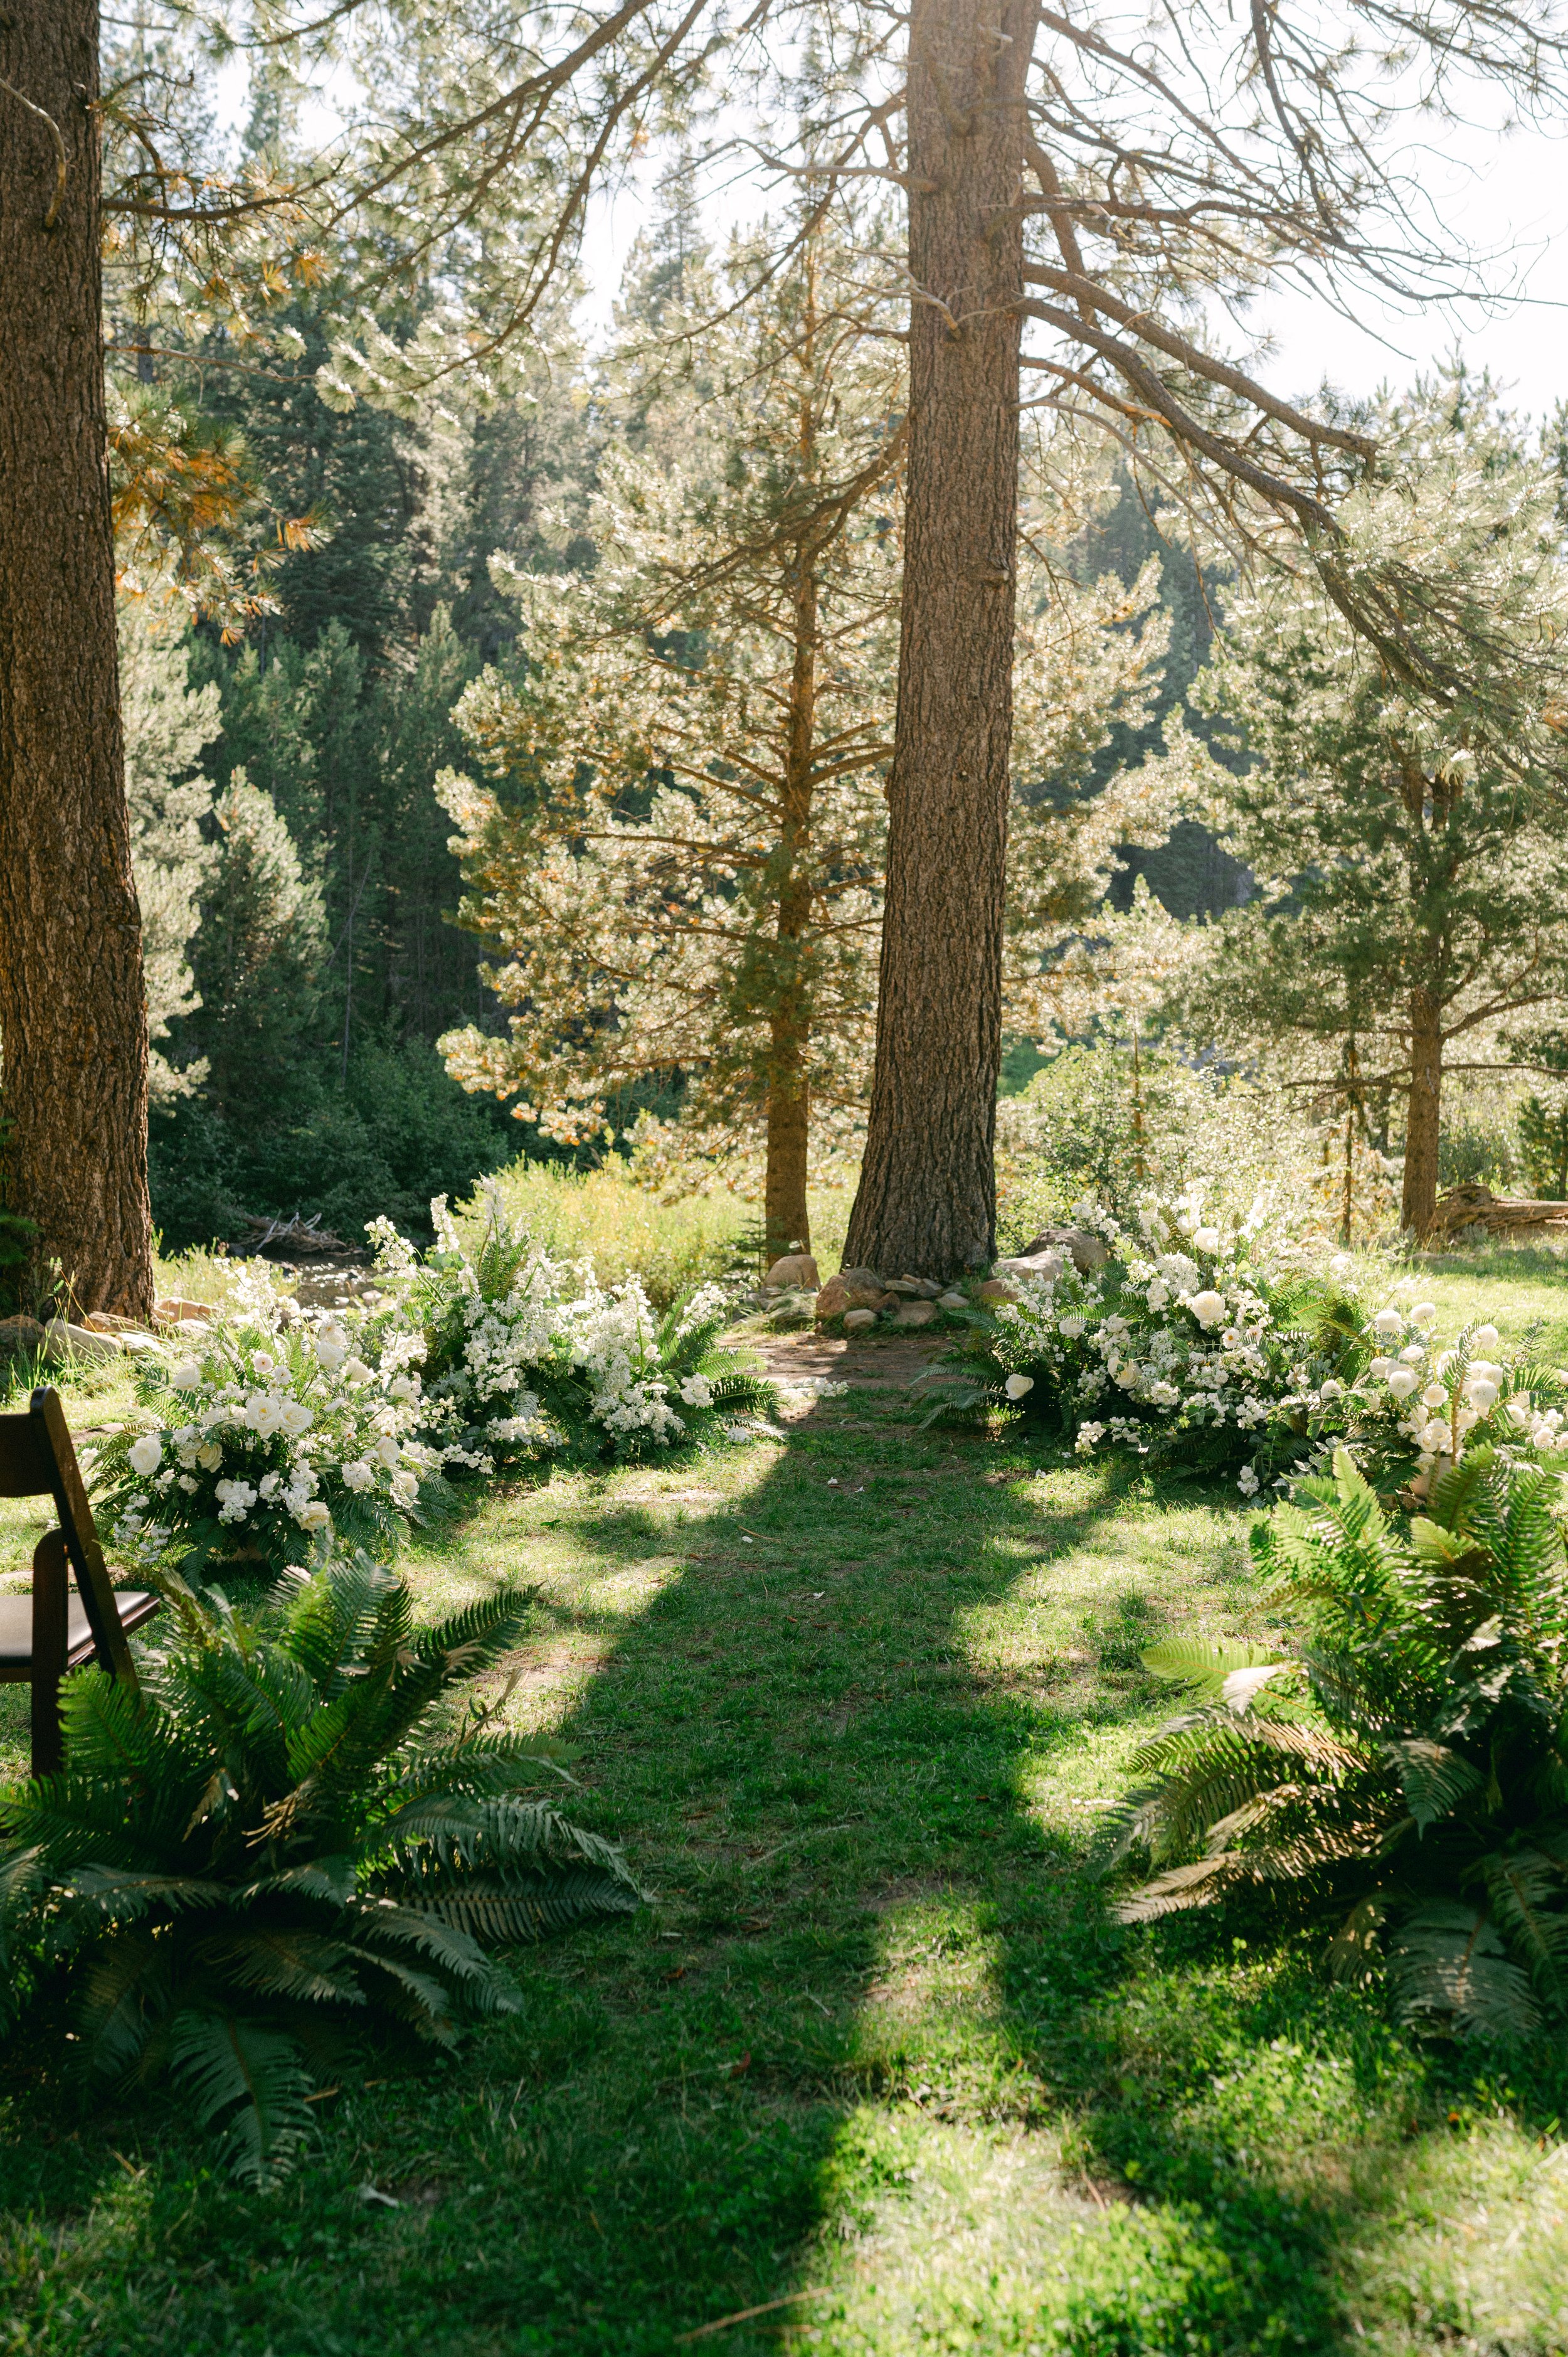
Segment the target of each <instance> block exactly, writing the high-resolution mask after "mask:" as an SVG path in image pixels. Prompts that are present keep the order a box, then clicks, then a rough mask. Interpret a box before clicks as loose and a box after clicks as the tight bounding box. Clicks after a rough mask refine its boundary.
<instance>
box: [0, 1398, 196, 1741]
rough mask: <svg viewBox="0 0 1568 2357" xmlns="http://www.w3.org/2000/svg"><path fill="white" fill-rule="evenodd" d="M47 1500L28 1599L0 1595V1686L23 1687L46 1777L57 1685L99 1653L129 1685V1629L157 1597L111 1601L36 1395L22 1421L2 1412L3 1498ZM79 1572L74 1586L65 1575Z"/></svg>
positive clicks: (62, 1452)
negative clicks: (48, 1513) (51, 1524)
mask: <svg viewBox="0 0 1568 2357" xmlns="http://www.w3.org/2000/svg"><path fill="white" fill-rule="evenodd" d="M45 1496H48V1497H50V1498H52V1499H53V1500H54V1507H55V1512H56V1513H57V1514H58V1515H59V1529H58V1530H53V1531H46V1532H45V1534H44V1535H43V1537H42V1538H41V1539H40V1540H39V1541H38V1545H37V1546H36V1547H35V1548H34V1550H33V1592H32V1594H31V1596H0V1685H24V1684H25V1685H29V1686H31V1688H32V1690H33V1693H32V1710H33V1773H34V1775H35V1776H48V1775H50V1774H52V1773H53V1771H54V1770H56V1769H57V1768H59V1764H60V1758H61V1746H60V1726H59V1688H60V1680H61V1679H62V1678H63V1677H64V1675H65V1674H66V1672H67V1671H68V1670H76V1669H80V1668H81V1665H82V1664H83V1663H85V1662H89V1661H91V1660H92V1659H93V1657H94V1656H96V1657H97V1660H98V1662H99V1664H100V1666H101V1667H102V1668H103V1669H106V1670H107V1671H108V1672H109V1674H110V1675H111V1676H112V1677H116V1678H124V1680H125V1681H126V1683H127V1684H130V1685H133V1686H134V1684H135V1683H136V1673H135V1669H134V1664H133V1663H132V1660H131V1649H130V1647H129V1646H128V1645H127V1644H126V1642H125V1633H126V1631H127V1630H130V1629H139V1628H140V1627H141V1625H142V1623H143V1621H144V1620H151V1619H152V1616H153V1614H154V1613H155V1612H156V1610H157V1609H158V1605H159V1602H160V1600H161V1599H160V1598H158V1597H156V1596H148V1595H145V1594H143V1593H141V1592H137V1593H134V1594H131V1595H125V1596H116V1595H115V1593H114V1590H113V1587H111V1586H110V1584H109V1569H108V1566H107V1565H106V1564H105V1563H104V1560H103V1550H102V1547H101V1546H100V1545H99V1544H98V1533H97V1531H96V1530H95V1529H94V1527H93V1522H92V1509H91V1506H90V1505H89V1504H88V1502H87V1492H86V1491H85V1490H84V1489H83V1488H82V1486H81V1471H80V1469H79V1468H78V1466H77V1462H76V1451H75V1449H74V1448H72V1446H71V1439H70V1433H69V1431H68V1430H67V1429H66V1421H65V1412H64V1410H63V1409H62V1408H61V1406H60V1404H59V1393H58V1392H57V1391H53V1390H43V1391H36V1392H35V1393H34V1394H33V1396H32V1399H31V1400H30V1402H29V1403H28V1405H27V1413H26V1415H0V1498H40V1497H45ZM71 1573H74V1574H75V1576H76V1585H75V1588H74V1590H73V1589H72V1587H71V1583H70V1575H71Z"/></svg>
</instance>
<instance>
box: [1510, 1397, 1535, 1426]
mask: <svg viewBox="0 0 1568 2357" xmlns="http://www.w3.org/2000/svg"><path fill="white" fill-rule="evenodd" d="M1534 1421H1535V1410H1534V1409H1533V1408H1532V1407H1531V1405H1530V1402H1529V1400H1527V1399H1513V1400H1509V1423H1510V1424H1512V1425H1516V1426H1518V1427H1519V1429H1520V1432H1528V1431H1529V1430H1530V1426H1531V1425H1532V1424H1533V1423H1534Z"/></svg>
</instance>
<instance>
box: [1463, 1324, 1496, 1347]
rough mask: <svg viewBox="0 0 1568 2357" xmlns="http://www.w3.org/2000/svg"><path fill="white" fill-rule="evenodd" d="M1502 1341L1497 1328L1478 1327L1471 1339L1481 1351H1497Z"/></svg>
mask: <svg viewBox="0 0 1568 2357" xmlns="http://www.w3.org/2000/svg"><path fill="white" fill-rule="evenodd" d="M1502 1339H1503V1338H1502V1336H1501V1335H1500V1334H1499V1333H1498V1329H1497V1328H1496V1327H1495V1326H1477V1329H1476V1330H1475V1332H1474V1333H1473V1334H1472V1335H1471V1337H1470V1340H1471V1342H1472V1344H1473V1345H1474V1346H1475V1347H1476V1349H1477V1350H1480V1351H1495V1350H1496V1349H1497V1347H1498V1343H1499V1342H1500V1341H1501V1340H1502Z"/></svg>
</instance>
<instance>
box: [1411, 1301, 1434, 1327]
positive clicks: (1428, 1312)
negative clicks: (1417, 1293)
mask: <svg viewBox="0 0 1568 2357" xmlns="http://www.w3.org/2000/svg"><path fill="white" fill-rule="evenodd" d="M1410 1322H1411V1324H1412V1326H1435V1325H1436V1323H1437V1304H1436V1302H1435V1301H1418V1302H1417V1303H1416V1305H1415V1307H1414V1308H1413V1309H1412V1311H1411V1313H1410Z"/></svg>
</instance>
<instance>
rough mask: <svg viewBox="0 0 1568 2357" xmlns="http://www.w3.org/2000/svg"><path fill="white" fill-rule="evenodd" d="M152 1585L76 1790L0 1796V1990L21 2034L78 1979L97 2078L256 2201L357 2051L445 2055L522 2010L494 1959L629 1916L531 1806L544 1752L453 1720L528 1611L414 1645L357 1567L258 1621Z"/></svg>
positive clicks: (73, 1763)
mask: <svg viewBox="0 0 1568 2357" xmlns="http://www.w3.org/2000/svg"><path fill="white" fill-rule="evenodd" d="M163 1585H164V1587H165V1592H166V1597H167V1598H168V1602H169V1606H170V1611H171V1616H172V1618H173V1620H174V1623H175V1634H174V1637H173V1641H172V1642H171V1643H170V1644H169V1646H168V1650H167V1652H166V1654H165V1656H164V1657H163V1658H162V1660H161V1661H158V1660H155V1661H154V1662H153V1663H152V1664H151V1666H150V1669H149V1672H148V1674H147V1675H146V1678H145V1683H144V1685H143V1687H142V1690H141V1691H140V1693H137V1692H135V1691H133V1690H131V1689H129V1688H127V1687H126V1686H124V1685H121V1684H115V1682H114V1681H113V1679H111V1678H109V1677H108V1676H107V1675H105V1674H102V1672H100V1671H97V1670H89V1671H86V1672H84V1673H82V1674H81V1675H79V1676H77V1677H75V1678H73V1679H71V1680H70V1682H69V1684H68V1685H67V1687H66V1689H65V1695H64V1722H65V1736H66V1765H65V1769H64V1771H63V1772H62V1773H61V1774H59V1775H58V1776H52V1777H48V1778H45V1779H43V1780H42V1781H38V1782H35V1783H31V1784H27V1785H24V1786H21V1787H19V1788H13V1789H11V1790H10V1791H8V1792H4V1793H3V1794H0V1822H3V1824H4V1826H5V1843H4V1847H3V1849H0V1968H3V1969H0V1985H3V1986H4V1988H5V1993H6V1995H5V2002H6V2003H7V2004H8V2005H9V2006H10V2007H11V2008H12V2010H13V2015H14V2014H15V2011H16V2007H17V2000H18V1996H19V1994H20V1993H21V1992H22V1991H23V1988H24V1983H25V1980H26V1978H27V1976H31V1978H32V1979H33V1981H34V1982H35V1984H37V1983H38V1981H40V1980H42V1981H45V1982H47V1981H48V1978H49V1976H50V1975H66V1976H68V1977H69V1978H70V1981H71V1982H72V1983H74V1986H75V1990H76V1996H77V2021H78V2029H79V2034H80V2040H81V2043H80V2048H79V2050H78V2052H79V2056H80V2060H81V2062H82V2064H83V2065H84V2066H85V2067H86V2068H87V2070H88V2071H89V2072H91V2073H92V2074H94V2075H95V2076H97V2077H98V2078H100V2079H107V2080H111V2081H115V2082H119V2083H122V2084H127V2085H140V2084H144V2083H148V2082H150V2081H153V2080H156V2079H157V2078H160V2077H162V2076H164V2075H165V2074H170V2075H172V2077H173V2078H174V2079H175V2081H176V2082H177V2083H178V2085H179V2086H180V2088H181V2089H182V2091H183V2092H184V2093H185V2094H186V2095H187V2097H188V2100H189V2101H190V2103H191V2104H193V2106H194V2108H195V2110H196V2113H197V2115H198V2116H199V2118H200V2119H201V2120H202V2121H203V2123H205V2124H206V2125H207V2126H209V2127H211V2128H213V2129H214V2130H216V2131H217V2132H218V2134H219V2135H220V2137H221V2139H222V2142H223V2145H224V2147H225V2150H226V2153H227V2157H228V2158H229V2161H230V2162H231V2166H232V2167H233V2168H234V2169H235V2170H236V2171H237V2172H238V2173H239V2174H241V2175H242V2176H246V2177H249V2178H252V2179H265V2178H267V2177H268V2176H270V2175H272V2174H273V2173H274V2172H275V2171H276V2169H278V2168H279V2167H280V2166H281V2165H282V2164H283V2163H285V2161H286V2159H287V2158H288V2157H289V2154H290V2153H291V2151H292V2150H293V2149H294V2147H295V2146H296V2145H297V2144H298V2142H299V2139H300V2137H301V2136H302V2135H303V2133H304V2130H305V2127H306V2123H307V2121H308V2117H309V2115H308V2113H307V2111H306V2109H305V2100H306V2093H307V2091H308V2089H309V2087H310V2084H311V2079H312V2076H313V2074H314V2072H316V2071H317V2069H318V2068H319V2067H320V2066H321V2065H323V2064H324V2063H326V2062H328V2061H329V2060H330V2059H331V2057H332V2056H333V2055H334V2053H337V2054H338V2055H339V2056H340V2054H341V2051H342V2049H343V2046H344V2044H345V2043H346V2042H348V2043H351V2042H353V2041H355V2040H360V2039H362V2038H363V2037H364V2035H365V2034H366V2032H367V2031H368V2030H370V2029H371V2028H372V2027H373V2026H374V2025H376V2024H381V2025H382V2026H389V2027H395V2028H398V2029H403V2030H406V2031H409V2032H411V2033H412V2034H413V2036H414V2037H415V2038H416V2039H418V2040H423V2041H425V2042H427V2043H434V2044H435V2045H437V2046H450V2045H451V2044H452V2043H453V2042H454V2041H455V2040H456V2036H457V2034H458V2031H459V2029H460V2027H461V2025H462V2023H463V2022H464V2021H465V2020H467V2019H469V2018H474V2017H476V2016H479V2015H484V2014H492V2013H497V2012H505V2011H510V2010H513V2009H515V2007H517V2005H518V2004H519V2002H520V1997H519V1992H518V1989H517V1986H516V1983H515V1981H514V1980H513V1978H512V1976H511V1975H510V1973H509V1972H508V1971H507V1970H506V1969H505V1968H504V1966H502V1965H501V1964H499V1963H498V1962H497V1961H496V1959H495V1957H494V1956H493V1955H492V1954H490V1953H489V1949H490V1948H491V1947H492V1946H493V1945H494V1944H496V1943H517V1942H521V1941H526V1940H532V1939H535V1938H537V1937H538V1936H539V1935H540V1934H541V1933H542V1932H546V1931H551V1930H553V1929H556V1928H558V1927H561V1926H564V1925H566V1924H569V1923H572V1922H575V1921H579V1920H580V1919H582V1918H584V1917H585V1916H592V1915H603V1914H614V1913H618V1912H622V1911H625V1910H629V1909H631V1908H632V1907H634V1906H635V1905H636V1904H637V1891H636V1888H635V1885H634V1884H633V1882H632V1879H631V1877H630V1875H629V1874H628V1870H627V1868H626V1866H625V1864H624V1862H623V1860H622V1859H621V1857H620V1855H619V1853H618V1851H617V1850H615V1849H614V1848H612V1847H611V1846H609V1845H608V1844H607V1843H606V1842H604V1841H602V1840H600V1839H599V1838H598V1837H597V1836H596V1835H594V1834H590V1833H586V1832H583V1831H581V1830H579V1829H578V1828H577V1827H575V1826H574V1825H572V1824H568V1823H567V1822H566V1821H565V1820H564V1819H563V1818H562V1817H561V1816H559V1815H558V1814H557V1813H556V1812H555V1811H554V1810H553V1809H552V1808H550V1807H549V1806H547V1805H546V1804H545V1803H543V1802H542V1801H540V1800H537V1799H527V1798H524V1797H522V1791H523V1788H524V1787H525V1786H526V1785H528V1784H529V1783H531V1782H533V1783H536V1782H537V1781H538V1780H539V1778H540V1777H541V1776H542V1775H548V1774H550V1773H551V1772H552V1768H551V1765H550V1763H549V1762H548V1761H547V1760H545V1759H544V1758H543V1756H542V1754H543V1752H544V1751H545V1750H547V1749H548V1747H547V1746H545V1747H540V1746H531V1745H530V1743H529V1742H528V1741H527V1740H525V1739H524V1738H520V1737H517V1736H514V1735H509V1734H507V1733H506V1732H504V1731H503V1730H501V1729H500V1728H499V1727H498V1726H497V1725H496V1723H495V1717H494V1714H493V1713H487V1712H485V1711H484V1710H481V1709H476V1708H474V1707H473V1706H470V1707H469V1710H468V1713H467V1716H466V1717H459V1718H456V1720H453V1719H452V1718H451V1716H450V1714H449V1713H448V1715H447V1723H446V1724H443V1723H442V1721H441V1718H440V1717H439V1715H438V1714H439V1712H440V1709H441V1706H442V1703H443V1699H444V1697H446V1696H447V1695H449V1694H450V1693H451V1692H452V1691H453V1689H454V1688H456V1687H457V1686H459V1685H461V1684H466V1683H467V1681H468V1680H470V1679H471V1678H472V1677H473V1676H474V1675H475V1674H477V1673H478V1672H479V1671H481V1670H483V1669H484V1668H485V1667H486V1666H487V1665H488V1664H489V1663H492V1662H494V1661H495V1660H496V1659H497V1657H498V1656H499V1654H501V1653H503V1652H505V1651H506V1649H507V1648H508V1647H509V1646H510V1645H511V1644H512V1643H513V1642H514V1641H515V1640H516V1637H517V1635H518V1632H519V1631H520V1629H521V1625H522V1620H523V1617H524V1613H525V1609H526V1604H525V1599H523V1598H521V1597H519V1596H516V1595H512V1596H499V1597H491V1598H487V1599H486V1600H485V1601H484V1602H482V1603H480V1604H476V1605H473V1606H470V1607H469V1608H468V1609H467V1610H466V1611H463V1612H460V1613H458V1614H456V1616H454V1617H453V1618H452V1619H450V1620H446V1621H444V1622H443V1623H442V1624H441V1625H440V1626H439V1627H437V1628H434V1629H424V1630H419V1629H416V1628H415V1627H414V1625H413V1614H412V1610H411V1608H410V1600H409V1595H408V1591H407V1589H406V1588H405V1587H403V1584H402V1583H401V1582H400V1581H398V1580H396V1579H394V1578H393V1577H392V1576H391V1575H390V1574H389V1573H388V1572H386V1571H384V1570H382V1569H381V1568H379V1567H378V1566H376V1565H374V1564H372V1563H371V1562H370V1561H369V1560H368V1559H366V1558H365V1557H363V1556H360V1557H357V1558H355V1559H352V1560H348V1559H341V1558H339V1559H335V1560H333V1561H332V1562H330V1563H328V1564H327V1565H326V1566H323V1567H322V1568H321V1569H320V1570H318V1571H317V1573H316V1574H315V1575H314V1576H313V1577H310V1578H301V1577H294V1578H292V1579H290V1580H288V1581H286V1582H285V1586H284V1588H283V1590H282V1592H281V1596H280V1598H278V1600H277V1601H276V1602H274V1604H273V1605H271V1606H270V1607H268V1608H267V1609H264V1610H263V1614H262V1615H261V1617H260V1618H259V1619H257V1620H254V1621H249V1620H245V1619H243V1618H242V1617H241V1616H240V1615H239V1614H238V1613H236V1612H235V1611H233V1610H232V1609H231V1608H230V1607H229V1606H228V1605H227V1603H226V1602H225V1601H224V1600H223V1599H222V1598H220V1597H217V1596H209V1598H205V1599H199V1598H197V1597H196V1596H195V1595H194V1593H193V1592H192V1591H191V1590H190V1589H189V1588H188V1587H185V1586H184V1585H183V1583H181V1582H180V1581H178V1580H177V1578H175V1577H167V1578H166V1580H165V1582H164V1583H163ZM554 1772H557V1773H561V1772H564V1771H561V1770H555V1771H554Z"/></svg>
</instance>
